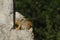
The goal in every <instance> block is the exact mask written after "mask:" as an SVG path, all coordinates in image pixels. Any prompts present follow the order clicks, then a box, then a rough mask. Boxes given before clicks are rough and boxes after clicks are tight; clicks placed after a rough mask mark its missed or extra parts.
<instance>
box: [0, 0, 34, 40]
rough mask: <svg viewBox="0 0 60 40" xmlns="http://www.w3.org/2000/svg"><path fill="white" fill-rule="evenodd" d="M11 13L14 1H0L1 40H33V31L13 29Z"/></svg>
mask: <svg viewBox="0 0 60 40" xmlns="http://www.w3.org/2000/svg"><path fill="white" fill-rule="evenodd" d="M11 13H13V0H0V40H33V39H34V38H33V34H32V31H30V30H15V29H11V28H12V27H13V15H10V14H11ZM17 17H18V16H17Z"/></svg>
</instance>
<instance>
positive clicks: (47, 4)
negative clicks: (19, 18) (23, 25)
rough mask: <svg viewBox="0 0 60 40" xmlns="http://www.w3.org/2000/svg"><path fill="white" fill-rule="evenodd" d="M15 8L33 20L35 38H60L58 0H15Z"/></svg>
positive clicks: (42, 39)
mask: <svg viewBox="0 0 60 40" xmlns="http://www.w3.org/2000/svg"><path fill="white" fill-rule="evenodd" d="M15 9H16V11H19V12H20V13H21V14H23V15H24V16H25V17H27V18H29V19H30V20H31V21H32V22H33V29H34V34H35V40H60V0H16V2H15Z"/></svg>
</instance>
